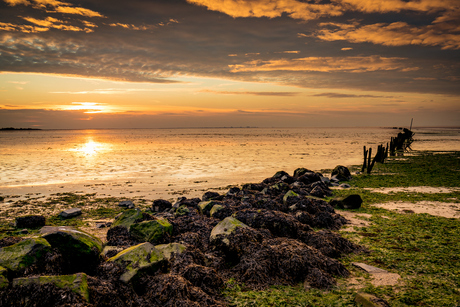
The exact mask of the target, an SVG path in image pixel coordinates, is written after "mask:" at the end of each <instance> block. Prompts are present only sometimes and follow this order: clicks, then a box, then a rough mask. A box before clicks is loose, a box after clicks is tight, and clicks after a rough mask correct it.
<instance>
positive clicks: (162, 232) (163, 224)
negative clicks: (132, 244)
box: [129, 218, 173, 242]
mask: <svg viewBox="0 0 460 307" xmlns="http://www.w3.org/2000/svg"><path fill="white" fill-rule="evenodd" d="M172 228H173V226H172V225H171V223H169V222H168V220H167V219H165V218H156V219H154V220H151V221H143V222H140V223H135V224H132V225H131V226H130V227H129V233H130V234H131V236H133V237H134V238H135V239H137V240H138V241H140V242H161V241H162V240H163V239H164V238H165V237H166V236H168V235H171V234H172Z"/></svg>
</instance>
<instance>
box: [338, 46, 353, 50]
mask: <svg viewBox="0 0 460 307" xmlns="http://www.w3.org/2000/svg"><path fill="white" fill-rule="evenodd" d="M340 50H342V51H348V50H353V48H351V47H345V48H342V49H340Z"/></svg>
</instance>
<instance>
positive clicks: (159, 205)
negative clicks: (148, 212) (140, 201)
mask: <svg viewBox="0 0 460 307" xmlns="http://www.w3.org/2000/svg"><path fill="white" fill-rule="evenodd" d="M171 208H172V204H171V202H169V201H167V200H164V199H155V200H154V201H153V204H152V211H153V212H163V211H165V210H169V209H171Z"/></svg>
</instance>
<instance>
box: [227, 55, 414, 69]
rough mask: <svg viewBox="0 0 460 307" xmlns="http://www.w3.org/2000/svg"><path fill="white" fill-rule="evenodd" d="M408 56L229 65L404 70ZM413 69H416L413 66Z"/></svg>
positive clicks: (260, 61) (307, 59) (332, 58)
mask: <svg viewBox="0 0 460 307" xmlns="http://www.w3.org/2000/svg"><path fill="white" fill-rule="evenodd" d="M406 60H407V59H406V58H399V57H391V58H387V57H381V56H377V55H374V56H356V57H306V58H298V59H278V60H268V61H263V60H254V61H248V62H245V63H243V64H235V65H229V67H230V69H231V72H233V73H237V72H248V71H253V72H255V71H317V72H351V73H360V72H368V71H378V70H404V69H408V68H409V67H407V64H405V61H406ZM412 69H416V68H415V67H412Z"/></svg>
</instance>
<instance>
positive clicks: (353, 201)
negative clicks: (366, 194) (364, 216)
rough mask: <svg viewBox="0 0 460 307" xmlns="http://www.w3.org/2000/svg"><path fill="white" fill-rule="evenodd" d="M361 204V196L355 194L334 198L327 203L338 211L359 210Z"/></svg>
mask: <svg viewBox="0 0 460 307" xmlns="http://www.w3.org/2000/svg"><path fill="white" fill-rule="evenodd" d="M362 203H363V200H362V198H361V196H359V195H357V194H352V195H348V196H347V197H345V198H343V197H338V198H334V199H332V200H331V201H330V202H329V204H330V205H331V206H332V207H334V208H339V209H359V208H360V207H361V204H362Z"/></svg>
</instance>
